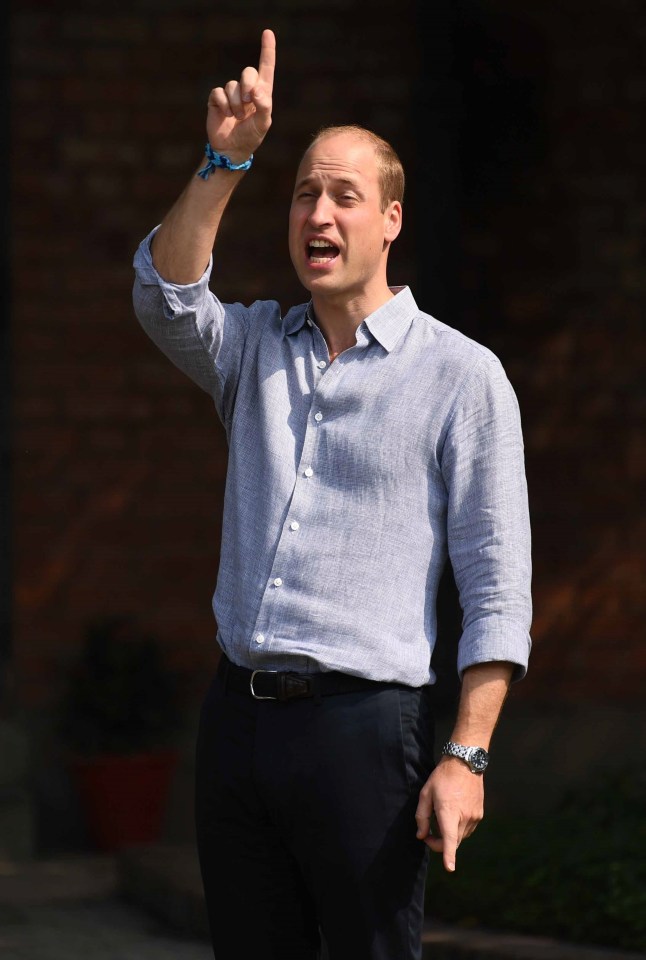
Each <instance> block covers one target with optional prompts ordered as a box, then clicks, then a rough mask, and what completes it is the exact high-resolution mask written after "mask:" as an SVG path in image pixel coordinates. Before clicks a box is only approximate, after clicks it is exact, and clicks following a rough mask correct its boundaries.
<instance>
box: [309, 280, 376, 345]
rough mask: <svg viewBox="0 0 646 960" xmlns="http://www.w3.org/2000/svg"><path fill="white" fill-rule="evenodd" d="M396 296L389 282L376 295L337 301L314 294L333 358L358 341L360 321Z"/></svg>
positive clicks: (317, 318)
mask: <svg viewBox="0 0 646 960" xmlns="http://www.w3.org/2000/svg"><path fill="white" fill-rule="evenodd" d="M393 296H394V294H393V293H392V292H391V290H390V289H389V287H388V286H387V285H386V287H385V289H384V290H382V291H381V293H380V294H379V295H377V296H373V297H366V296H358V297H355V298H352V299H350V300H348V299H345V300H343V301H335V300H334V299H331V298H328V297H321V296H316V295H315V294H313V295H312V305H313V307H314V313H315V315H316V322H317V324H318V326H319V329H320V331H321V333H322V334H323V336H324V338H325V342H326V343H327V346H328V350H329V353H330V361H333V360H334V359H335V358H336V357H338V355H339V354H340V353H343V351H344V350H347V349H348V348H349V347H353V346H354V345H355V343H356V336H357V329H358V327H359V326H360V324H361V323H362V322H363V321H364V320H365V319H366V317H369V316H370V314H371V313H374V312H375V310H378V309H379V307H381V306H383V304H384V303H387V302H388V300H391V299H392V298H393Z"/></svg>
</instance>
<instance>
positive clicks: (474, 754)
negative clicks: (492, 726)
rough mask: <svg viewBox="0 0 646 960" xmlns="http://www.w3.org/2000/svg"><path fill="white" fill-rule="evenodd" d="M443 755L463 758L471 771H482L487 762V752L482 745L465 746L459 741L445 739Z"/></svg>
mask: <svg viewBox="0 0 646 960" xmlns="http://www.w3.org/2000/svg"><path fill="white" fill-rule="evenodd" d="M442 756H443V757H457V758H458V759H459V760H463V761H464V762H465V763H466V764H467V766H468V767H469V769H470V770H471V772H472V773H484V771H485V770H486V768H487V764H488V763H489V754H488V753H487V751H486V750H485V749H484V747H465V746H464V745H463V744H461V743H455V742H454V741H453V740H447V742H446V743H445V744H444V746H443V747H442Z"/></svg>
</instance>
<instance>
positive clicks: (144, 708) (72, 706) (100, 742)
mask: <svg viewBox="0 0 646 960" xmlns="http://www.w3.org/2000/svg"><path fill="white" fill-rule="evenodd" d="M177 721H178V698H177V683H176V677H175V675H174V673H173V672H172V671H171V670H169V669H167V667H166V666H165V664H164V661H163V657H162V654H161V650H160V647H159V644H158V643H157V642H156V641H155V640H154V639H153V638H151V637H149V636H147V635H145V634H143V633H141V632H140V630H139V628H138V626H137V624H136V623H135V621H133V620H132V619H130V618H127V617H110V618H103V619H101V620H98V621H96V622H94V623H92V624H90V626H89V627H88V630H87V633H86V636H85V642H84V647H83V652H82V656H81V658H80V661H79V662H78V664H77V665H76V667H75V669H74V670H73V672H72V674H71V676H70V682H69V685H68V689H67V692H66V695H65V697H64V699H63V702H62V709H61V715H60V730H61V734H62V737H63V739H64V741H65V742H66V744H67V745H68V746H69V747H70V749H71V750H72V751H73V752H74V753H77V754H82V755H86V756H87V755H97V754H106V753H111V754H117V753H118V754H124V753H125V754H132V753H137V752H141V751H146V750H151V749H155V748H158V747H162V746H165V745H167V744H168V743H169V742H170V741H171V740H172V736H173V733H174V731H175V729H176V725H177Z"/></svg>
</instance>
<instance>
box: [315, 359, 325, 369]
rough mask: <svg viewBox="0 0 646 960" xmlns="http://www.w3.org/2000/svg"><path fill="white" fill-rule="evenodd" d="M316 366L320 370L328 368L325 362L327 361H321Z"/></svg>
mask: <svg viewBox="0 0 646 960" xmlns="http://www.w3.org/2000/svg"><path fill="white" fill-rule="evenodd" d="M316 366H317V367H318V368H319V370H325V368H326V367H327V363H326V362H325V360H319V362H318V363H317V364H316Z"/></svg>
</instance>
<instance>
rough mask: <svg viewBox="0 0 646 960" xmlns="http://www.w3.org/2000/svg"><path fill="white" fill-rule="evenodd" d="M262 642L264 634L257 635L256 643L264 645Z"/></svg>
mask: <svg viewBox="0 0 646 960" xmlns="http://www.w3.org/2000/svg"><path fill="white" fill-rule="evenodd" d="M264 642H265V635H264V633H259V634H258V636H257V637H256V643H264Z"/></svg>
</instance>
